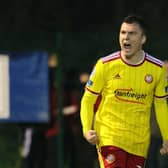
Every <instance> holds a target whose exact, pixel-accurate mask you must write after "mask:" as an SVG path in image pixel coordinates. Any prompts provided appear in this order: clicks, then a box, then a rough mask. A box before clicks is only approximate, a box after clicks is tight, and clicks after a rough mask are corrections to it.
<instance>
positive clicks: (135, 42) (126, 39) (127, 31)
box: [119, 22, 146, 59]
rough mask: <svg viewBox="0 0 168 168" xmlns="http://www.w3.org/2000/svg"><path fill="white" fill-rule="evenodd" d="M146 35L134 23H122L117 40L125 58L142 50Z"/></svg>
mask: <svg viewBox="0 0 168 168" xmlns="http://www.w3.org/2000/svg"><path fill="white" fill-rule="evenodd" d="M145 41H146V37H145V35H144V34H143V31H142V29H141V28H140V26H139V25H138V24H136V23H132V24H128V23H125V22H124V23H122V25H121V28H120V34H119V42H120V46H121V51H122V54H123V55H124V56H125V57H126V58H127V59H129V58H132V57H133V56H134V55H136V54H137V53H138V52H139V51H141V50H142V45H143V44H144V43H145Z"/></svg>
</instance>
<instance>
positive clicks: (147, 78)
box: [145, 74, 153, 83]
mask: <svg viewBox="0 0 168 168" xmlns="http://www.w3.org/2000/svg"><path fill="white" fill-rule="evenodd" d="M145 82H146V83H152V82H153V76H152V75H150V74H147V75H146V76H145Z"/></svg>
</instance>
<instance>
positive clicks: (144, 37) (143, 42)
mask: <svg viewBox="0 0 168 168" xmlns="http://www.w3.org/2000/svg"><path fill="white" fill-rule="evenodd" d="M145 42H146V36H145V35H143V37H142V45H143V44H145Z"/></svg>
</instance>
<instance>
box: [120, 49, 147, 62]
mask: <svg viewBox="0 0 168 168" xmlns="http://www.w3.org/2000/svg"><path fill="white" fill-rule="evenodd" d="M121 56H122V58H123V59H124V61H126V62H127V63H128V64H133V65H136V64H140V63H141V62H142V61H143V60H144V56H145V54H144V51H140V52H138V53H137V54H136V55H133V56H131V57H130V56H128V57H127V56H126V55H122V53H121Z"/></svg>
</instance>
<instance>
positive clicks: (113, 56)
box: [102, 51, 120, 64]
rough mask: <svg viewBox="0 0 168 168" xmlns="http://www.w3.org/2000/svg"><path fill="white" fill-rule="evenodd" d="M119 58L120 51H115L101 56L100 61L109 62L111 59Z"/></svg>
mask: <svg viewBox="0 0 168 168" xmlns="http://www.w3.org/2000/svg"><path fill="white" fill-rule="evenodd" d="M119 58H120V52H119V51H118V52H115V53H113V54H110V55H108V56H106V57H103V58H102V63H103V64H104V63H107V62H110V61H113V60H116V59H119Z"/></svg>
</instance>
